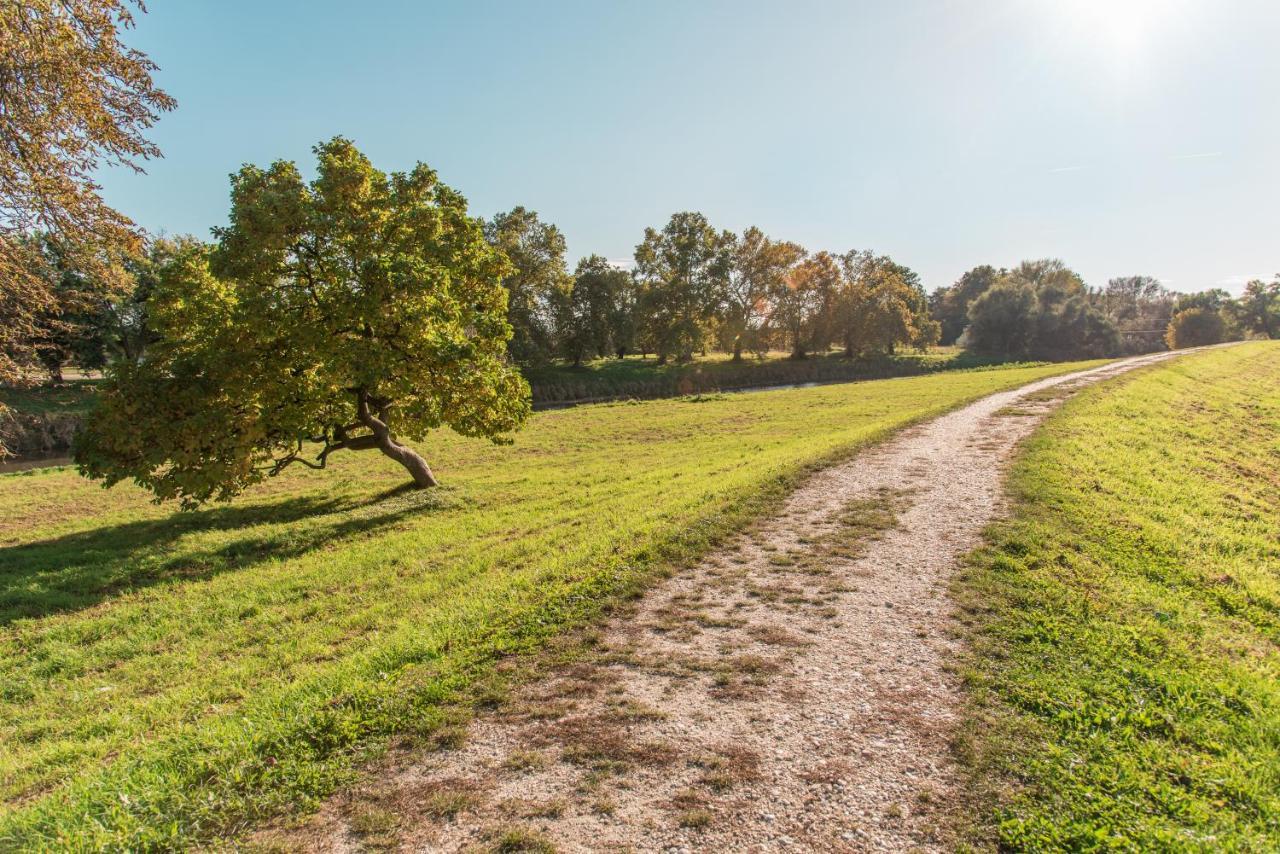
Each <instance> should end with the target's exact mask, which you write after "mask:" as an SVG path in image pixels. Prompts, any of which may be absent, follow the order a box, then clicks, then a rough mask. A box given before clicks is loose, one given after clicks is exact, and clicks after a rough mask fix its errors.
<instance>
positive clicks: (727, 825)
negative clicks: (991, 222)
mask: <svg viewBox="0 0 1280 854" xmlns="http://www.w3.org/2000/svg"><path fill="white" fill-rule="evenodd" d="M1173 355H1176V354H1172V353H1161V354H1154V355H1148V356H1142V357H1137V358H1132V359H1126V360H1122V361H1119V362H1113V363H1110V364H1108V365H1104V366H1102V367H1099V368H1095V369H1092V370H1088V371H1082V372H1078V373H1073V374H1067V375H1063V376H1058V377H1053V378H1050V379H1045V380H1040V381H1038V382H1034V383H1031V384H1030V385H1027V386H1023V387H1021V388H1019V389H1016V390H1013V391H1008V392H1001V393H998V394H994V395H991V396H989V397H986V398H983V399H981V400H979V401H977V402H975V403H972V404H969V405H968V406H965V407H964V408H962V409H959V410H957V411H955V412H952V413H950V414H947V415H944V416H941V417H939V418H937V419H934V420H932V421H929V422H927V423H924V424H921V425H918V426H915V427H912V428H909V429H907V430H905V431H903V432H901V433H898V434H896V435H895V436H894V437H892V438H891V439H889V440H888V441H886V442H885V443H883V444H880V445H877V446H874V447H872V448H869V449H868V450H866V451H865V452H863V453H861V454H859V455H857V456H856V457H854V458H853V459H851V460H849V461H847V462H845V463H843V464H840V465H837V466H834V467H832V468H829V469H826V470H824V471H822V472H819V473H818V474H816V475H814V476H813V477H812V478H811V479H810V480H808V481H807V482H806V483H805V484H804V485H803V486H802V487H801V488H799V489H798V490H797V491H796V492H794V493H793V494H792V495H791V496H790V498H789V499H788V500H787V501H786V503H785V505H784V507H783V508H782V510H781V511H780V512H779V513H778V514H776V515H775V516H773V517H771V518H769V519H767V520H765V521H763V522H761V523H759V524H757V525H756V526H754V527H753V528H752V529H751V530H750V531H748V532H745V533H744V534H742V535H740V536H739V537H737V538H735V539H734V540H733V541H731V542H729V543H728V544H726V545H725V546H724V547H723V548H721V549H719V550H718V551H716V552H715V553H714V554H712V555H710V556H709V557H707V558H706V559H705V560H704V561H703V562H702V563H700V564H699V565H698V566H697V567H696V568H694V569H692V570H689V571H686V572H682V573H680V574H679V575H678V576H676V577H674V578H672V579H670V580H668V581H666V582H664V583H662V584H660V585H659V586H658V587H657V588H655V589H654V590H652V591H651V592H650V593H648V594H647V595H646V596H645V598H644V599H643V600H642V601H641V602H639V603H638V604H637V605H636V607H635V609H634V610H633V611H632V612H631V613H629V614H627V615H626V616H625V617H621V618H616V619H614V620H613V621H612V622H611V623H610V624H609V625H607V626H606V627H605V628H604V630H603V632H602V636H601V638H600V640H599V642H598V643H596V644H594V645H593V646H592V647H591V650H592V652H591V654H590V655H588V656H585V657H582V658H580V660H577V661H575V662H574V663H572V664H569V665H560V666H558V667H557V668H555V669H553V670H551V671H550V672H548V673H547V674H546V675H545V677H544V678H542V679H539V680H536V681H535V682H534V683H533V684H532V685H530V686H529V687H528V688H527V689H524V690H523V691H522V693H521V694H520V696H518V697H516V698H513V699H512V700H511V701H510V702H508V703H506V704H505V705H504V706H503V707H501V709H500V710H499V711H497V712H494V713H489V714H485V715H482V716H480V717H479V718H477V719H476V720H475V721H474V722H473V723H472V724H471V727H470V729H469V732H468V737H467V741H466V744H465V745H464V746H462V747H461V748H460V749H457V750H450V751H444V752H439V753H433V754H429V755H427V756H426V757H425V758H424V757H422V756H421V755H417V756H414V757H411V758H410V757H408V756H406V757H402V758H401V759H400V760H399V761H398V762H397V761H393V762H392V763H390V764H391V766H392V767H389V768H388V769H387V770H386V772H385V774H383V775H381V776H380V777H379V779H378V780H376V781H375V782H372V783H370V784H369V785H368V786H366V787H365V788H363V789H359V790H356V791H355V792H352V793H347V794H346V795H344V796H342V797H339V798H335V799H334V800H333V801H332V802H330V803H329V804H328V805H326V807H325V808H324V809H323V810H322V812H321V813H320V815H319V816H318V817H317V819H316V820H315V821H313V822H311V823H310V825H309V826H308V827H307V828H305V829H304V830H303V831H302V832H301V834H302V838H301V839H295V841H300V842H302V843H303V845H304V846H305V847H306V848H307V849H308V850H331V851H347V850H350V851H354V850H360V848H361V847H362V839H363V840H364V841H365V842H367V841H368V838H369V836H370V834H376V833H378V832H379V831H378V830H377V829H376V828H375V829H374V830H370V829H369V827H370V826H371V824H373V823H375V822H372V821H371V820H370V819H369V816H370V815H373V816H381V817H382V818H381V821H382V822H383V824H386V825H391V824H398V826H397V827H394V828H387V835H386V837H385V840H384V841H385V842H386V843H388V844H391V843H394V847H398V848H401V849H403V850H412V851H459V850H472V849H473V848H474V849H475V850H484V849H485V848H487V847H492V846H493V845H494V844H496V843H497V842H499V841H501V840H502V838H503V834H512V835H511V836H510V838H509V839H508V841H512V840H517V839H519V838H520V834H534V835H540V836H541V837H542V838H545V839H546V840H548V841H549V842H550V843H551V844H552V845H554V846H555V850H557V851H607V850H613V851H619V850H621V851H626V850H634V851H674V852H694V851H761V852H763V851H781V850H794V851H864V850H886V851H901V850H908V849H912V850H932V849H943V848H948V847H950V845H949V843H950V842H951V841H952V840H950V839H949V838H948V836H947V833H946V827H947V821H946V816H947V813H948V811H949V810H950V809H952V808H953V807H954V806H955V805H956V804H958V803H959V795H960V792H959V791H958V786H959V778H958V772H957V769H956V768H955V766H954V764H953V761H952V759H951V754H950V752H949V746H948V745H949V737H950V736H951V734H952V732H953V728H954V725H955V723H956V720H957V715H958V710H959V708H960V703H961V700H962V696H961V692H960V688H959V684H958V680H957V678H956V677H955V676H954V675H953V674H952V673H951V672H949V670H948V667H947V663H948V662H949V661H952V660H954V658H955V656H956V654H957V652H958V649H957V641H956V640H955V637H954V626H953V624H952V623H951V615H952V604H951V602H950V600H949V598H948V595H947V585H948V582H949V581H950V579H951V576H952V573H953V571H954V569H955V567H956V565H957V561H958V560H959V558H960V557H961V556H962V555H963V554H965V553H966V552H968V551H970V550H971V549H973V548H974V547H975V546H977V545H978V544H979V542H980V536H981V532H982V530H983V528H984V527H985V526H986V525H988V524H989V523H990V522H992V521H993V520H994V519H996V518H998V517H999V516H1000V515H1001V514H1002V512H1004V509H1005V506H1004V499H1003V486H1002V483H1003V473H1004V470H1005V468H1006V463H1007V462H1008V460H1009V458H1010V457H1011V455H1012V452H1013V450H1014V448H1015V446H1016V445H1017V443H1018V442H1019V441H1020V440H1021V439H1023V438H1024V437H1026V436H1027V435H1028V434H1029V433H1030V432H1031V431H1032V429H1033V428H1034V427H1035V426H1036V425H1037V424H1038V423H1039V422H1040V421H1041V420H1042V418H1043V416H1044V415H1045V414H1046V413H1047V412H1048V411H1050V410H1051V409H1052V408H1054V406H1055V405H1056V404H1057V402H1058V400H1060V399H1061V398H1062V397H1064V396H1066V395H1068V394H1069V393H1070V392H1072V391H1074V390H1075V389H1078V388H1080V387H1082V386H1084V385H1087V384H1091V383H1095V382H1098V381H1100V380H1104V379H1107V378H1110V377H1113V376H1116V375H1118V374H1120V373H1123V372H1126V371H1129V370H1132V369H1134V368H1138V367H1141V366H1145V365H1150V364H1153V363H1155V362H1159V361H1162V360H1164V359H1167V358H1170V357H1171V356H1173ZM885 507H893V508H894V516H893V517H892V518H891V517H890V516H889V515H887V514H886V513H885V512H884V511H883V508H885ZM388 816H394V817H395V818H394V820H393V819H391V818H388ZM362 834H363V835H362ZM530 838H532V837H530ZM526 841H527V839H526Z"/></svg>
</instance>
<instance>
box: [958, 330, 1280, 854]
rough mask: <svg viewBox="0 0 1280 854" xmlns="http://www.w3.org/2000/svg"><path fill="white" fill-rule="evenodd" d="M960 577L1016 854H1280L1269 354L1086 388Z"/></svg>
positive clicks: (1018, 478) (981, 736)
mask: <svg viewBox="0 0 1280 854" xmlns="http://www.w3.org/2000/svg"><path fill="white" fill-rule="evenodd" d="M1012 486H1013V489H1014V491H1015V495H1016V496H1017V499H1018V504H1017V509H1016V515H1015V517H1014V519H1013V521H1011V522H1009V523H1006V524H1001V525H999V526H997V527H996V528H995V529H994V531H993V532H992V534H991V543H990V545H989V547H988V548H986V549H984V550H982V551H980V552H979V553H978V554H977V555H976V556H975V557H974V559H973V564H972V567H971V568H970V570H969V571H968V572H967V574H966V575H965V576H964V578H963V579H962V581H960V582H959V583H958V585H957V590H958V594H959V596H960V599H961V601H962V602H963V603H964V604H965V605H966V609H967V615H968V620H969V622H970V626H971V631H972V637H973V640H974V643H975V648H974V653H973V657H972V659H971V660H970V662H969V668H970V669H969V670H968V672H967V673H966V681H967V683H968V685H969V686H970V688H971V689H972V694H971V696H972V698H973V703H972V707H971V710H970V711H971V714H970V719H969V726H968V727H967V732H968V747H969V748H970V749H969V750H967V751H966V752H967V753H968V754H969V758H970V759H971V761H972V763H973V771H974V774H975V779H977V780H983V779H985V780H987V781H988V782H990V783H995V784H998V785H997V786H996V787H994V788H993V790H992V791H991V792H989V793H988V794H989V795H990V796H991V797H992V798H994V803H993V801H992V800H988V801H987V802H986V807H987V808H988V815H989V817H991V818H990V821H989V822H988V823H987V824H986V826H985V827H983V828H981V831H982V832H983V833H985V835H986V837H987V839H988V840H991V839H993V838H995V839H998V841H999V843H1000V844H1001V845H1002V846H1003V847H1005V848H1009V849H1014V850H1074V851H1080V850H1097V849H1113V848H1115V849H1124V850H1141V851H1157V850H1253V851H1274V850H1277V849H1278V848H1280V344H1275V343H1258V344H1246V345H1242V346H1239V347H1234V348H1229V349H1225V350H1217V351H1211V352H1208V353H1203V354H1196V355H1193V356H1189V357H1186V358H1184V359H1182V360H1179V361H1176V362H1173V363H1170V364H1168V365H1167V366H1162V367H1158V368H1155V369H1152V370H1148V371H1143V372H1140V373H1138V374H1135V375H1133V376H1131V377H1128V378H1125V379H1122V380H1119V381H1118V382H1117V383H1114V384H1108V385H1107V386H1104V387H1098V388H1095V389H1092V390H1089V391H1086V392H1085V393H1084V394H1082V395H1081V396H1080V397H1079V398H1077V399H1075V400H1073V401H1071V402H1069V403H1068V404H1066V406H1065V407H1064V409H1063V410H1061V411H1060V412H1059V413H1058V414H1056V415H1054V416H1052V417H1051V418H1050V420H1049V421H1048V422H1047V423H1046V425H1045V426H1044V427H1043V428H1042V429H1040V430H1039V431H1038V432H1037V434H1036V435H1035V436H1034V438H1033V439H1032V440H1031V442H1030V443H1029V445H1028V446H1027V448H1026V451H1025V453H1024V455H1023V456H1022V457H1021V459H1020V461H1019V462H1018V464H1017V466H1016V468H1015V471H1014V473H1013V479H1012Z"/></svg>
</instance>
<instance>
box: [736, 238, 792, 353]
mask: <svg viewBox="0 0 1280 854" xmlns="http://www.w3.org/2000/svg"><path fill="white" fill-rule="evenodd" d="M804 256H805V251H804V248H803V247H801V246H799V245H798V244H795V243H787V242H784V241H777V240H771V239H770V238H769V237H767V236H766V235H765V233H764V232H763V231H761V230H760V229H758V228H756V227H755V226H751V227H750V228H748V229H746V230H745V231H743V232H742V236H741V237H738V238H735V239H734V241H733V244H732V248H731V260H730V264H729V275H728V278H727V279H726V282H725V290H724V302H723V304H722V306H721V313H720V320H721V326H720V332H721V335H722V340H723V342H724V344H725V345H726V347H727V348H728V349H730V350H732V352H733V360H734V361H735V362H737V361H741V360H742V351H743V349H744V348H745V349H748V350H752V351H754V352H761V351H763V350H765V349H767V348H766V343H765V342H766V339H765V336H764V335H762V332H763V331H764V328H765V322H766V320H767V318H768V308H769V296H770V294H773V293H777V292H778V291H779V290H780V289H781V288H782V287H783V286H784V285H785V282H786V279H787V276H788V275H790V273H791V271H792V269H793V268H794V267H795V265H796V264H798V263H799V262H800V259H802V258H803V257H804Z"/></svg>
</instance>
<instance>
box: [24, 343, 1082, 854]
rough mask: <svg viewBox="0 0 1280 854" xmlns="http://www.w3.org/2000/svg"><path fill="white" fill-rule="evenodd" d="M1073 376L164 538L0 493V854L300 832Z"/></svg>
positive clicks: (771, 417)
mask: <svg viewBox="0 0 1280 854" xmlns="http://www.w3.org/2000/svg"><path fill="white" fill-rule="evenodd" d="M1078 367H1080V365H1079V364H1077V365H1052V366H1039V367H1032V368H1026V367H1021V368H1009V369H1003V370H985V371H973V372H949V373H947V374H945V375H932V376H925V377H914V378H906V379H896V380H886V381H881V382H872V383H862V384H856V385H835V386H824V387H820V388H811V389H799V390H788V391H775V392H765V393H761V394H751V395H727V396H712V397H702V398H688V399H680V400H668V401H657V402H651V403H644V404H618V405H608V406H590V407H582V408H578V409H571V410H565V411H559V412H549V413H542V414H539V415H536V416H535V417H534V418H533V420H532V422H531V423H530V424H529V425H528V427H527V428H526V429H525V430H524V431H522V432H521V433H520V434H519V435H518V437H517V441H516V443H515V445H514V446H511V447H496V446H493V445H489V444H486V443H483V442H480V441H474V440H467V439H462V438H460V437H457V436H455V435H452V434H446V433H441V434H438V435H437V436H436V437H435V438H434V439H433V441H431V442H430V443H428V444H427V446H426V447H425V448H424V450H425V451H426V452H427V453H428V455H429V457H430V459H431V461H432V463H433V465H434V466H435V468H436V471H437V473H438V474H439V475H440V476H441V477H442V479H443V482H444V483H445V484H446V485H447V486H446V487H445V488H443V489H441V490H439V491H437V492H434V493H431V494H424V493H409V494H403V493H397V492H395V491H394V489H395V487H397V486H399V485H400V484H401V483H402V481H403V472H402V471H401V470H400V469H399V468H398V467H397V466H396V465H395V464H394V463H391V462H390V461H387V460H384V459H382V458H381V457H379V456H376V455H371V454H360V455H349V456H345V457H335V459H334V461H333V462H334V463H335V464H336V465H335V467H334V468H333V469H331V470H329V471H327V472H324V473H311V472H291V473H289V474H288V475H286V476H284V477H282V478H279V479H276V480H274V481H272V482H270V483H268V484H264V485H263V486H261V487H260V488H258V489H255V490H253V491H252V492H251V494H249V495H247V496H245V497H244V498H243V499H242V500H238V501H237V502H235V503H234V504H231V505H229V506H217V507H212V508H209V509H206V510H202V511H198V512H193V513H187V514H174V513H172V512H170V510H169V509H168V508H158V507H155V506H153V505H151V504H149V503H147V501H146V499H145V496H143V495H142V494H141V493H140V492H139V491H137V490H135V489H131V488H124V487H121V488H117V489H115V490H112V491H104V490H102V489H101V488H99V487H98V486H96V485H95V484H91V483H87V482H85V481H82V480H80V479H79V478H78V477H77V476H76V475H75V473H74V472H73V471H72V470H70V469H58V470H47V471H42V472H37V473H26V474H20V475H5V476H0V743H3V744H4V745H5V749H4V750H3V751H0V803H2V804H3V806H0V848H5V847H8V846H12V845H14V844H24V845H48V846H52V847H63V846H67V845H71V844H73V843H74V844H76V845H80V846H83V847H86V848H98V847H110V846H116V847H127V848H142V847H146V846H149V845H150V846H156V845H177V844H182V843H185V842H190V841H191V840H193V839H208V838H212V837H218V836H221V835H228V834H232V835H233V834H235V833H237V832H238V831H239V830H240V829H241V828H242V827H243V826H244V825H245V823H247V822H253V821H255V820H259V819H260V818H261V817H263V816H266V815H270V814H273V813H276V812H280V811H287V810H291V809H298V808H305V807H306V806H307V805H308V804H309V803H312V802H314V800H313V799H314V798H316V797H317V796H319V795H322V794H324V793H326V792H328V791H330V790H332V789H333V787H334V786H335V785H337V783H338V782H340V781H341V780H342V779H344V777H345V775H347V774H348V773H349V771H350V769H351V767H352V766H353V765H354V764H356V763H358V762H359V761H360V759H361V757H363V756H365V755H366V754H367V751H369V750H376V749H377V747H378V746H379V745H380V744H383V743H385V739H386V736H387V735H388V734H390V733H400V734H408V735H410V736H414V735H416V737H419V738H429V737H430V735H429V734H430V733H431V732H432V731H433V729H434V728H435V727H437V726H438V725H439V724H440V722H441V720H442V714H443V713H442V711H441V709H442V703H443V701H445V700H447V699H448V698H449V697H450V696H451V694H452V693H453V692H454V691H455V690H457V689H458V688H460V687H463V686H466V685H467V684H469V683H470V682H472V681H473V680H474V679H475V678H476V677H477V675H478V674H481V673H483V672H484V670H485V668H486V667H487V666H488V663H489V662H490V661H491V660H492V659H493V658H494V656H495V655H498V654H501V653H505V652H511V651H518V650H521V649H526V648H529V647H530V646H531V645H533V644H536V643H537V642H538V640H539V638H541V637H543V636H545V635H547V634H549V633H551V632H554V631H557V630H559V629H561V628H563V627H565V626H568V625H571V624H575V623H580V622H581V621H583V620H586V619H589V618H591V617H592V615H594V614H595V613H597V612H598V611H599V609H600V608H601V607H602V606H603V605H605V604H607V603H608V602H609V601H610V600H611V598H612V597H616V596H618V595H621V594H623V593H625V592H626V591H627V590H629V589H635V588H636V587H637V586H638V585H641V584H643V583H644V582H645V581H646V579H648V578H651V577H652V575H653V573H654V572H655V571H656V570H657V569H659V568H661V567H662V566H664V565H670V564H672V563H679V562H680V561H682V560H686V559H689V558H691V557H692V556H694V555H696V554H699V553H701V552H702V551H704V550H705V549H706V548H708V547H709V546H710V544H711V543H713V542H714V541H715V540H716V539H717V538H718V537H720V536H721V535H723V534H724V533H725V532H727V531H728V530H731V529H733V528H735V527H737V526H739V525H740V524H742V523H743V522H744V521H745V520H747V519H749V518H750V517H752V516H753V515H756V514H758V513H760V512H763V511H764V510H766V509H767V508H769V507H770V506H773V503H774V502H775V501H776V500H777V499H778V498H779V497H780V496H781V495H782V494H783V493H784V492H785V490H786V488H787V486H788V485H789V484H790V483H792V482H794V480H795V478H796V477H797V476H799V475H800V474H801V473H802V472H803V470H804V469H805V468H806V467H807V466H813V465H816V464H819V463H821V462H822V461H825V460H830V459H833V458H837V457H840V456H842V455H845V454H848V453H850V452H852V451H853V450H854V449H856V448H857V447H859V446H861V445H864V444H866V443H867V442H870V441H873V440H875V439H876V438H879V437H881V436H883V435H884V434H886V433H887V432H888V431H890V430H893V429H895V428H898V427H901V426H903V425H904V424H907V423H909V422H911V421H913V420H917V419H921V418H925V417H928V416H931V415H935V414H938V413H940V412H942V411H944V410H947V409H949V408H952V407H954V406H957V405H959V404H961V403H963V402H965V401H968V400H971V399H973V398H976V397H979V396H982V395H985V394H988V393H990V392H994V391H997V390H1001V389H1005V388H1010V387H1014V386H1018V385H1021V384H1023V383H1026V382H1029V381H1032V380H1034V379H1037V378H1040V377H1045V376H1049V375H1052V374H1056V373H1062V372H1066V371H1070V370H1073V369H1075V368H1078Z"/></svg>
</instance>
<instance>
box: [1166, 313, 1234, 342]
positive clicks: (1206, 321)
mask: <svg viewBox="0 0 1280 854" xmlns="http://www.w3.org/2000/svg"><path fill="white" fill-rule="evenodd" d="M1225 340H1227V322H1226V320H1224V319H1223V317H1222V312H1221V311H1219V310H1215V309H1212V308H1206V307H1204V306H1199V305H1193V306H1192V307H1190V308H1184V309H1182V310H1181V311H1179V312H1178V313H1177V314H1175V315H1174V316H1173V319H1172V320H1170V321H1169V329H1168V331H1167V332H1165V342H1166V343H1167V344H1168V345H1169V349H1171V350H1180V349H1182V348H1184V347H1204V346H1207V345H1209V344H1221V343H1222V342H1223V341H1225Z"/></svg>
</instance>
